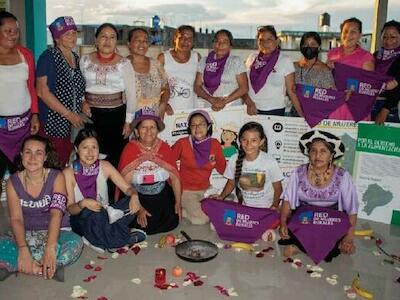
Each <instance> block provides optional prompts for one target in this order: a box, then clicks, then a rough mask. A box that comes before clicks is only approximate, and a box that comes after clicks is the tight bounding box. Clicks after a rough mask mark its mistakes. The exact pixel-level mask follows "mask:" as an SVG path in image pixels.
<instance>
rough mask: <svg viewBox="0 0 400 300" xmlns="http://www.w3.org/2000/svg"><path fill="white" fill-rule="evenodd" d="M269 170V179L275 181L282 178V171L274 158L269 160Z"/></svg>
mask: <svg viewBox="0 0 400 300" xmlns="http://www.w3.org/2000/svg"><path fill="white" fill-rule="evenodd" d="M269 169H270V172H271V181H272V182H277V181H282V180H283V173H282V170H281V168H280V167H279V165H278V162H277V161H276V160H275V159H273V158H272V159H271V161H270V168H269Z"/></svg>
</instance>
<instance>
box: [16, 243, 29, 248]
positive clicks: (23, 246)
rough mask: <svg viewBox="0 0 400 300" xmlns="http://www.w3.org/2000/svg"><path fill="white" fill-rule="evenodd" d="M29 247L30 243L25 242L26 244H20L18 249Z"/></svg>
mask: <svg viewBox="0 0 400 300" xmlns="http://www.w3.org/2000/svg"><path fill="white" fill-rule="evenodd" d="M25 247H26V248H28V245H27V244H25V245H22V246H18V249H22V248H25Z"/></svg>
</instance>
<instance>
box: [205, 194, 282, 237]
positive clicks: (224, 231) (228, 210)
mask: <svg viewBox="0 0 400 300" xmlns="http://www.w3.org/2000/svg"><path fill="white" fill-rule="evenodd" d="M201 208H202V209H203V211H204V213H205V214H206V215H207V216H208V217H209V218H210V222H211V223H212V224H213V225H214V227H215V230H216V231H217V234H218V236H219V238H220V239H221V240H226V241H235V242H244V243H254V242H255V241H257V240H258V239H260V238H261V236H262V234H263V233H264V232H265V231H266V230H267V229H270V228H274V227H275V226H276V225H277V224H278V223H279V215H278V213H277V212H276V211H275V210H272V209H269V208H255V207H249V206H244V205H241V204H239V203H235V202H230V201H222V200H217V199H211V198H206V199H204V200H203V201H202V202H201Z"/></svg>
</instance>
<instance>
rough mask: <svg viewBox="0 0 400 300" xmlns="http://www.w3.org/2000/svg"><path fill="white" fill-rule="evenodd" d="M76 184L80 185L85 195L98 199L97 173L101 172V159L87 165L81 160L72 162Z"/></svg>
mask: <svg viewBox="0 0 400 300" xmlns="http://www.w3.org/2000/svg"><path fill="white" fill-rule="evenodd" d="M72 167H73V170H74V175H75V180H76V184H77V185H78V187H79V189H80V191H81V193H82V195H83V197H85V198H90V199H94V200H96V199H97V184H96V180H97V175H98V174H99V172H100V161H99V160H97V161H96V162H95V163H94V164H92V165H90V166H88V167H85V166H83V165H82V164H81V162H80V161H79V160H75V161H74V162H73V163H72Z"/></svg>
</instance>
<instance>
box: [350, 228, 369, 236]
mask: <svg viewBox="0 0 400 300" xmlns="http://www.w3.org/2000/svg"><path fill="white" fill-rule="evenodd" d="M373 234H374V231H373V230H372V229H363V230H355V231H354V235H355V236H371V235H373Z"/></svg>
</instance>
